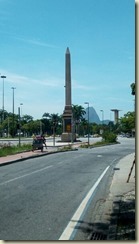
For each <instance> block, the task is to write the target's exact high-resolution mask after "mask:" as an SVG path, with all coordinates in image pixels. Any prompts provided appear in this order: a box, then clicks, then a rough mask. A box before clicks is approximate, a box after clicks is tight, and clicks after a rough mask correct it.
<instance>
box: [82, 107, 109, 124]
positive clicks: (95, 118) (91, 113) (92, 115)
mask: <svg viewBox="0 0 139 244" xmlns="http://www.w3.org/2000/svg"><path fill="white" fill-rule="evenodd" d="M85 111H86V114H85V115H84V116H83V117H84V118H85V119H86V120H88V108H86V109H85ZM89 122H90V123H96V124H102V120H100V118H99V116H98V114H97V112H96V110H95V109H94V108H93V107H89ZM109 122H110V120H104V121H103V124H106V125H108V124H109Z"/></svg>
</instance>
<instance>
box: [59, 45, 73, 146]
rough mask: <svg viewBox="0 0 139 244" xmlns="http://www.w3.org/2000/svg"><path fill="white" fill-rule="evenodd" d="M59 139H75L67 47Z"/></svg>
mask: <svg viewBox="0 0 139 244" xmlns="http://www.w3.org/2000/svg"><path fill="white" fill-rule="evenodd" d="M61 140H62V141H63V142H71V141H75V133H74V126H73V115H72V96H71V60H70V51H69V48H68V47H67V50H66V54H65V109H64V112H63V133H62V136H61Z"/></svg>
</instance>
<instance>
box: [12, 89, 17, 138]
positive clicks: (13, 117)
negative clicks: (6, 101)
mask: <svg viewBox="0 0 139 244" xmlns="http://www.w3.org/2000/svg"><path fill="white" fill-rule="evenodd" d="M11 89H12V90H13V131H12V132H13V137H14V90H15V89H16V87H11Z"/></svg>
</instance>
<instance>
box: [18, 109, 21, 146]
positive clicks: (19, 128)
mask: <svg viewBox="0 0 139 244" xmlns="http://www.w3.org/2000/svg"><path fill="white" fill-rule="evenodd" d="M20 122H21V121H20V107H18V136H19V147H20V146H21V123H20Z"/></svg>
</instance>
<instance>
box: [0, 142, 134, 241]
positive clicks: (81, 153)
mask: <svg viewBox="0 0 139 244" xmlns="http://www.w3.org/2000/svg"><path fill="white" fill-rule="evenodd" d="M133 150H134V143H129V144H128V143H127V144H126V143H125V144H118V145H115V146H110V147H102V148H94V149H81V150H78V151H74V152H66V153H58V154H55V155H54V154H53V155H49V156H46V157H42V158H38V159H31V160H26V161H22V162H20V163H18V164H12V165H7V166H5V167H1V171H0V184H3V183H4V182H7V183H4V184H3V185H0V196H1V197H0V218H1V220H2V221H1V226H0V236H1V239H3V240H4V239H5V240H58V239H59V237H60V236H61V234H62V232H63V230H64V229H65V227H66V226H67V224H68V222H69V221H70V220H71V217H72V216H73V214H74V213H75V210H76V209H77V208H78V207H79V205H80V203H81V202H82V200H83V199H84V197H85V196H86V195H87V193H88V192H89V190H90V189H91V188H92V187H93V185H94V184H95V182H96V181H97V179H98V178H99V177H100V175H101V174H102V172H103V171H104V170H105V168H106V167H107V166H109V165H110V170H109V171H110V172H112V168H113V167H114V165H115V164H116V162H118V160H119V159H120V158H121V157H123V155H126V154H128V153H130V151H132V152H133ZM50 166H51V167H50ZM22 176H23V177H22ZM107 176H109V175H108V174H107ZM14 179H16V180H14ZM8 181H9V182H8ZM99 189H100V188H99ZM103 194H105V192H104V193H103Z"/></svg>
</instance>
